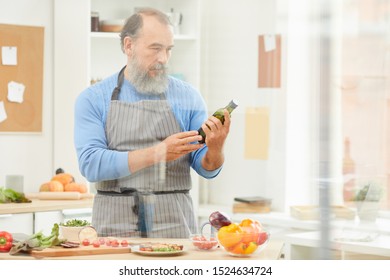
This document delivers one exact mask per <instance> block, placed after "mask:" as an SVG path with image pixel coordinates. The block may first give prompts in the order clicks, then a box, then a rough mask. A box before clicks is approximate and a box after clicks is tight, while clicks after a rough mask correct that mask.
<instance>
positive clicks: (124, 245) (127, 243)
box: [121, 239, 129, 247]
mask: <svg viewBox="0 0 390 280" xmlns="http://www.w3.org/2000/svg"><path fill="white" fill-rule="evenodd" d="M121 246H122V247H127V246H129V242H127V240H126V239H123V240H122V241H121Z"/></svg>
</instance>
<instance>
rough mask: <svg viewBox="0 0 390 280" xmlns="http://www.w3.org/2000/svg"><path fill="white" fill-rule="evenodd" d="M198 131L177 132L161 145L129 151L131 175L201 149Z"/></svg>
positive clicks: (200, 137)
mask: <svg viewBox="0 0 390 280" xmlns="http://www.w3.org/2000/svg"><path fill="white" fill-rule="evenodd" d="M201 139H202V136H200V135H199V133H198V131H196V130H193V131H186V132H179V133H176V134H173V135H171V136H169V137H167V138H166V139H165V140H164V141H162V142H161V143H159V144H157V145H155V146H153V147H149V148H146V149H141V150H135V151H131V152H129V154H128V164H129V169H130V171H131V172H132V173H134V172H137V171H138V170H141V169H143V168H145V167H149V166H152V165H154V164H156V163H158V162H164V161H166V162H168V161H173V160H175V159H178V158H180V157H182V156H184V155H186V154H188V153H191V152H193V151H196V150H197V149H199V148H201V147H203V145H204V144H199V143H198V141H199V140H201Z"/></svg>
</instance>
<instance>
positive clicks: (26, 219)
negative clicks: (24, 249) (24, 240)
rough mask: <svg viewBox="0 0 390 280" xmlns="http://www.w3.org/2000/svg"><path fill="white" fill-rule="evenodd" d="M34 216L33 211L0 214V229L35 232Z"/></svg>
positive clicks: (26, 232) (27, 232)
mask: <svg viewBox="0 0 390 280" xmlns="http://www.w3.org/2000/svg"><path fill="white" fill-rule="evenodd" d="M33 228H34V217H33V214H32V213H21V214H11V213H8V214H0V231H8V232H12V233H14V232H18V233H25V234H29V235H30V234H33Z"/></svg>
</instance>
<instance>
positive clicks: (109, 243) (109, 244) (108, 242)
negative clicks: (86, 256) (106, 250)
mask: <svg viewBox="0 0 390 280" xmlns="http://www.w3.org/2000/svg"><path fill="white" fill-rule="evenodd" d="M106 246H111V240H110V239H108V238H107V239H106Z"/></svg>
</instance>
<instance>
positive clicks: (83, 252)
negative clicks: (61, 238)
mask: <svg viewBox="0 0 390 280" xmlns="http://www.w3.org/2000/svg"><path fill="white" fill-rule="evenodd" d="M126 253H131V248H130V247H111V246H106V245H101V246H100V247H99V248H95V247H93V246H92V245H89V246H82V245H81V246H80V247H78V248H63V247H60V246H57V247H51V248H46V249H43V250H41V251H37V250H32V251H30V252H29V254H30V255H31V256H33V257H35V258H47V257H71V256H87V255H104V254H126Z"/></svg>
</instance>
